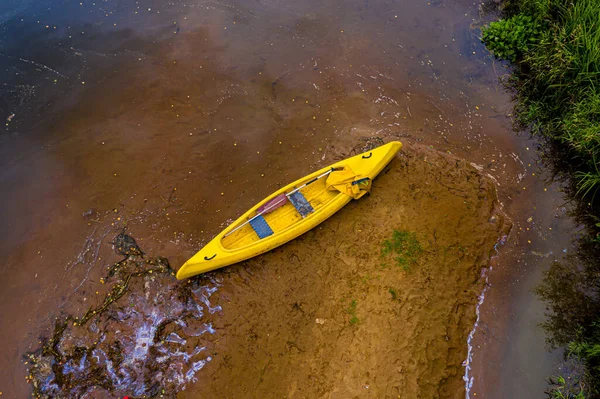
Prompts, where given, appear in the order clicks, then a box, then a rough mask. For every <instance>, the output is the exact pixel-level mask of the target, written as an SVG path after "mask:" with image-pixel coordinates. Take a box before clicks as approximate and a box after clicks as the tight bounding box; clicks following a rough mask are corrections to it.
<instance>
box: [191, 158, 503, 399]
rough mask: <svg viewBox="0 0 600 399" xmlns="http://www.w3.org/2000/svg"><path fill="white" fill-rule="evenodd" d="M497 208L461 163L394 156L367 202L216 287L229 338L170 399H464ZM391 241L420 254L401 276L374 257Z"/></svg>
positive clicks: (489, 189) (491, 192) (484, 182)
mask: <svg viewBox="0 0 600 399" xmlns="http://www.w3.org/2000/svg"><path fill="white" fill-rule="evenodd" d="M496 205H497V203H496V195H495V188H494V186H493V184H492V182H491V180H489V179H488V178H484V177H482V176H481V175H480V174H479V173H478V172H477V170H476V169H475V168H473V167H472V166H471V165H469V164H468V163H466V162H465V161H461V160H459V159H457V158H454V157H451V156H448V155H444V154H440V153H438V152H436V151H433V150H430V149H427V148H425V147H418V146H417V147H411V146H409V147H408V148H406V149H404V150H403V151H402V153H401V154H400V155H399V156H398V157H397V159H395V160H394V161H393V162H392V163H391V164H390V166H389V167H388V168H387V169H386V170H385V171H384V172H383V174H382V175H381V176H380V177H379V178H378V179H376V181H375V183H374V188H373V192H372V194H371V196H370V197H369V198H366V199H365V200H364V201H358V202H356V203H351V204H349V205H348V206H347V207H346V208H344V209H343V210H342V211H340V212H339V213H338V214H336V215H335V216H334V217H332V218H331V219H330V220H328V221H327V222H326V223H323V224H322V225H321V226H320V227H318V228H316V229H315V230H314V231H311V232H309V233H307V234H306V235H304V236H303V237H301V238H299V239H298V240H295V241H294V242H292V243H290V244H288V245H286V246H284V247H282V248H280V249H277V250H275V251H272V252H271V253H269V254H267V255H265V256H261V257H259V258H256V259H253V260H250V261H247V262H243V263H242V264H239V265H236V266H234V267H230V268H227V269H226V270H224V271H223V272H222V273H221V274H222V276H223V282H222V284H223V286H222V288H221V289H220V290H219V293H218V294H216V298H219V299H218V303H219V304H221V306H222V307H223V317H220V318H219V319H218V321H217V322H216V325H215V326H216V329H217V330H221V331H227V333H226V334H224V335H223V337H222V338H219V340H218V342H215V344H214V348H213V351H214V355H213V361H212V362H211V363H210V364H209V365H207V367H206V369H205V370H204V373H205V374H204V375H205V376H206V379H202V380H198V382H197V383H196V384H192V385H191V386H190V387H189V394H183V395H182V396H181V397H197V396H198V395H199V396H200V397H204V396H206V397H211V396H216V395H217V396H221V397H227V398H235V397H257V398H258V397H289V398H292V397H326V398H347V397H364V398H367V397H373V398H376V397H398V396H400V397H413V398H416V397H452V398H459V397H463V396H464V383H463V374H464V368H463V365H462V363H463V362H464V361H465V359H466V355H467V348H466V345H465V343H466V340H467V335H468V332H469V330H470V328H471V327H472V325H473V323H474V320H475V304H476V302H477V297H478V295H479V293H480V292H481V290H482V288H483V281H482V278H481V275H482V272H484V270H485V269H486V268H487V267H488V266H489V258H490V256H492V255H493V254H494V245H495V244H496V242H497V241H498V240H499V239H501V237H503V236H504V237H503V238H502V239H505V238H506V237H505V234H507V232H508V230H509V227H510V223H505V219H504V216H503V215H502V214H501V213H497V209H496ZM394 230H398V231H408V232H411V233H414V234H416V237H417V239H418V240H419V242H420V243H421V245H422V248H423V252H422V253H421V254H419V255H418V256H416V259H414V263H412V262H410V263H409V266H408V268H407V269H408V270H403V268H402V267H400V266H399V265H397V264H396V261H395V260H394V259H393V258H392V257H390V256H387V257H386V256H383V257H382V256H381V255H380V253H381V250H382V244H383V242H384V241H385V240H389V239H391V237H392V235H393V231H394ZM186 392H188V391H187V390H186Z"/></svg>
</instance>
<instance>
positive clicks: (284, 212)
mask: <svg viewBox="0 0 600 399" xmlns="http://www.w3.org/2000/svg"><path fill="white" fill-rule="evenodd" d="M340 194H341V193H340V192H339V191H332V190H327V186H326V183H325V180H324V179H319V180H315V181H314V182H313V183H312V184H309V185H307V186H306V187H304V188H303V189H302V190H298V191H296V192H293V193H292V194H290V195H288V196H287V199H288V201H286V202H285V204H284V205H283V206H279V207H278V208H276V209H275V210H273V211H270V212H267V213H263V214H262V215H260V216H257V215H252V217H253V218H254V219H253V220H252V221H250V222H249V223H247V224H246V225H244V226H242V227H238V226H241V224H242V223H243V222H240V223H239V224H238V226H234V227H233V229H232V231H233V233H231V234H229V235H227V236H225V237H223V238H222V239H221V245H222V246H223V247H224V248H225V249H227V250H235V249H238V248H242V247H245V246H247V245H250V244H253V243H254V242H257V241H260V240H261V239H264V238H267V237H269V236H272V235H276V234H278V233H281V232H283V231H284V230H286V229H288V228H290V227H292V226H293V225H295V224H297V223H300V222H302V220H303V219H304V218H305V217H308V216H309V215H310V214H311V213H313V212H315V211H317V210H318V209H320V208H322V207H323V206H325V204H327V203H328V202H330V201H331V200H333V199H334V198H335V197H336V196H338V195H340ZM274 198H276V197H271V198H268V199H267V200H265V201H263V204H266V203H268V202H269V201H272V200H273V199H274ZM263 206H264V205H263ZM261 208H262V206H260V207H258V208H257V211H258V210H260V209H261ZM258 213H259V212H257V214H258ZM236 228H237V230H235V229H236ZM234 230H235V231H234Z"/></svg>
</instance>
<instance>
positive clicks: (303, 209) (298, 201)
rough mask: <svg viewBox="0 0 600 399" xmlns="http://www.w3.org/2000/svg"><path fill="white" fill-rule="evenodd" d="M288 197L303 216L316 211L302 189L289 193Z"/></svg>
mask: <svg viewBox="0 0 600 399" xmlns="http://www.w3.org/2000/svg"><path fill="white" fill-rule="evenodd" d="M288 198H289V200H290V202H291V203H292V205H294V208H296V210H297V211H298V213H299V214H300V215H302V217H303V218H305V217H306V216H308V214H310V213H312V212H314V211H315V210H314V209H313V207H312V205H311V204H310V203H309V202H308V200H307V199H306V197H304V195H302V193H301V192H300V191H296V192H295V193H293V194H291V195H289V196H288Z"/></svg>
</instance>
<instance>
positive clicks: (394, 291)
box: [388, 288, 398, 301]
mask: <svg viewBox="0 0 600 399" xmlns="http://www.w3.org/2000/svg"><path fill="white" fill-rule="evenodd" d="M388 292H389V293H390V294H391V295H392V300H394V301H395V300H397V299H398V292H397V291H396V290H395V289H393V288H390V289H389V290H388Z"/></svg>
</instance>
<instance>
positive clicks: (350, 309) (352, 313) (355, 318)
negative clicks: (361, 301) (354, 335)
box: [347, 299, 359, 324]
mask: <svg viewBox="0 0 600 399" xmlns="http://www.w3.org/2000/svg"><path fill="white" fill-rule="evenodd" d="M357 305H358V302H356V299H353V300H352V302H350V307H348V310H347V312H348V313H349V314H350V316H352V317H351V318H350V324H357V323H358V321H359V320H358V316H356V306H357Z"/></svg>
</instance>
